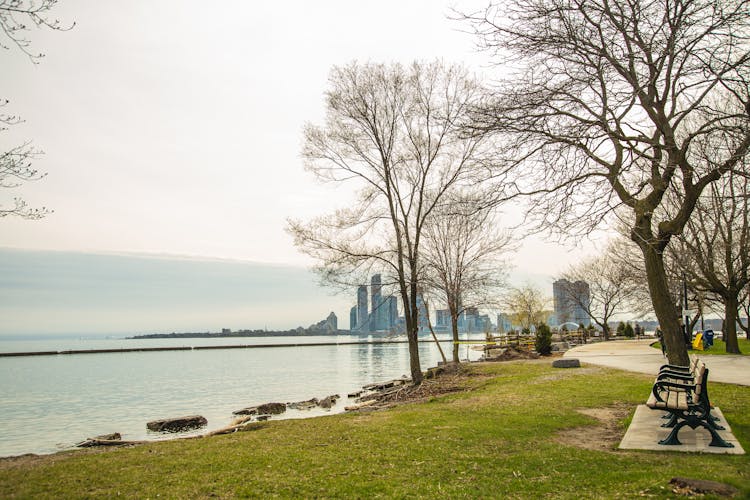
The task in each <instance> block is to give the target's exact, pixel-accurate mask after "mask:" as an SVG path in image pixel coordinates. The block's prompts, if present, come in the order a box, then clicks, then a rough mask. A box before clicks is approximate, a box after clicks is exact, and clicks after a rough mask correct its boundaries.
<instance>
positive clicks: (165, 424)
mask: <svg viewBox="0 0 750 500" xmlns="http://www.w3.org/2000/svg"><path fill="white" fill-rule="evenodd" d="M206 424H208V420H206V418H205V417H202V416H200V415H190V416H187V417H179V418H168V419H164V420H154V421H152V422H149V423H147V424H146V428H147V429H148V430H150V431H154V432H180V431H187V430H190V429H199V428H201V427H203V426H204V425H206Z"/></svg>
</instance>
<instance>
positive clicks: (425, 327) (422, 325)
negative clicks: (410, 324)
mask: <svg viewBox="0 0 750 500" xmlns="http://www.w3.org/2000/svg"><path fill="white" fill-rule="evenodd" d="M427 314H428V312H427V304H425V301H424V297H423V296H422V293H421V292H417V327H418V328H419V331H420V332H426V331H429V329H430V323H429V318H428V317H427Z"/></svg>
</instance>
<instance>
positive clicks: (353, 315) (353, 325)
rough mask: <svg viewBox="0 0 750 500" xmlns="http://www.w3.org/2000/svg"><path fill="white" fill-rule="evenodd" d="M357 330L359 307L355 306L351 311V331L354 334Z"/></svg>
mask: <svg viewBox="0 0 750 500" xmlns="http://www.w3.org/2000/svg"><path fill="white" fill-rule="evenodd" d="M356 330H357V306H353V307H352V308H351V309H350V310H349V331H350V332H354V331H356Z"/></svg>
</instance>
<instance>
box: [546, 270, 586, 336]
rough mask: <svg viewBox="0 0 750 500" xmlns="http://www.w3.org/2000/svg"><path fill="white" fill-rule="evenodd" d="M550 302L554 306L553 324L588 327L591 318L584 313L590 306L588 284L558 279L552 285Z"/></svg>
mask: <svg viewBox="0 0 750 500" xmlns="http://www.w3.org/2000/svg"><path fill="white" fill-rule="evenodd" d="M552 300H553V302H554V304H555V322H556V323H557V324H558V325H562V324H563V323H576V324H578V325H583V326H589V325H590V324H591V318H590V317H589V315H588V313H587V312H586V310H587V309H589V307H590V305H591V297H590V289H589V284H588V283H586V282H585V281H576V282H570V281H568V280H566V279H559V280H557V281H555V282H554V283H552Z"/></svg>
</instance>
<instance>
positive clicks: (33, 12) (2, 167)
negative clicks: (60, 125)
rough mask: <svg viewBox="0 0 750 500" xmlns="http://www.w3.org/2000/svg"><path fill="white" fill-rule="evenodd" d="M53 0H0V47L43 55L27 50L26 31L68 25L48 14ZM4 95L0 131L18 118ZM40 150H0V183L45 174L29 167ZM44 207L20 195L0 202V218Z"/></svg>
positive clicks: (33, 214) (41, 211)
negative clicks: (7, 202) (10, 111)
mask: <svg viewBox="0 0 750 500" xmlns="http://www.w3.org/2000/svg"><path fill="white" fill-rule="evenodd" d="M56 3H57V0H37V1H35V0H0V48H2V49H6V50H9V49H11V48H12V47H14V46H15V47H16V48H18V49H20V50H21V51H22V52H23V53H24V54H26V56H28V57H29V59H30V60H31V62H33V63H37V62H38V60H39V59H40V58H42V57H43V54H41V53H35V52H32V51H31V41H30V39H29V38H28V32H29V31H30V30H31V28H32V27H37V28H49V29H53V30H63V29H70V28H72V26H70V27H64V26H62V25H61V24H60V21H58V20H57V19H53V18H51V17H49V11H50V10H51V9H52V8H53V7H54V6H55V4H56ZM7 104H8V100H7V99H0V132H3V131H5V130H7V128H8V126H10V125H15V124H17V123H19V122H20V121H21V120H20V118H19V117H18V116H16V115H13V114H8V113H5V112H4V108H5V106H6V105H7ZM40 153H41V152H40V151H38V150H36V149H34V148H33V147H32V146H31V144H30V143H29V142H26V143H24V144H21V145H19V146H16V147H13V148H11V149H9V150H8V151H5V152H2V153H0V187H2V188H16V187H18V186H20V185H21V184H23V183H24V182H28V181H34V180H39V179H41V178H43V177H44V176H45V174H42V173H40V172H39V171H38V170H36V169H34V168H32V166H31V162H32V160H33V159H34V158H36V157H37V156H38V155H39V154H40ZM47 213H48V211H47V210H46V209H45V208H43V207H42V208H31V207H29V206H28V204H27V203H26V202H25V201H24V200H23V199H21V198H18V197H16V198H14V199H13V203H12V205H10V206H3V205H0V218H2V217H6V216H8V215H18V216H21V217H24V218H27V219H39V218H41V217H43V216H44V215H46V214H47Z"/></svg>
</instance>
